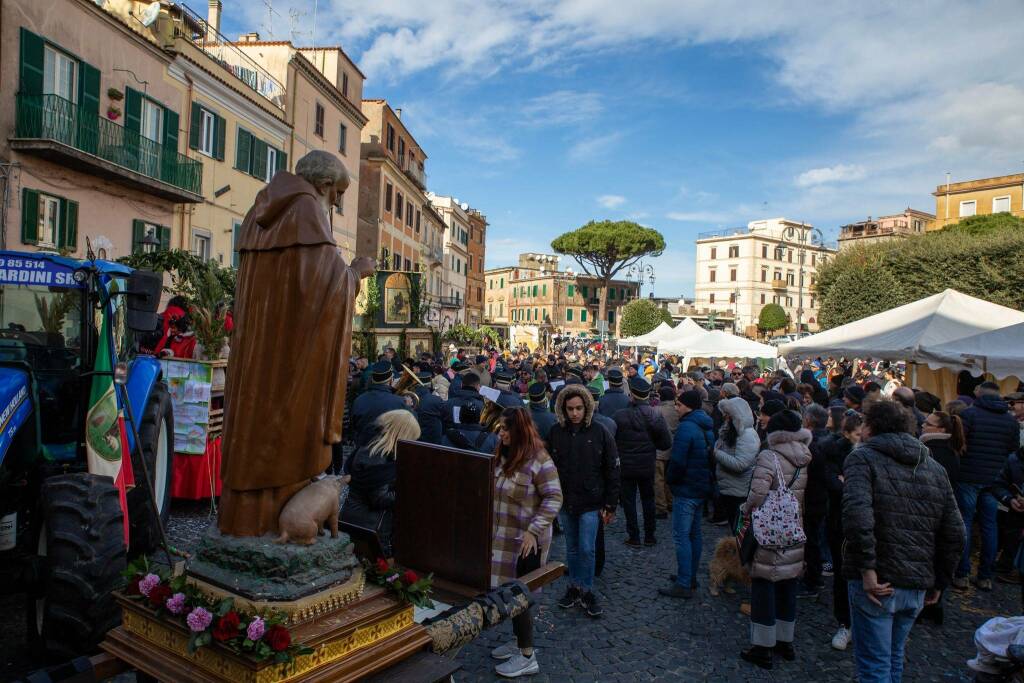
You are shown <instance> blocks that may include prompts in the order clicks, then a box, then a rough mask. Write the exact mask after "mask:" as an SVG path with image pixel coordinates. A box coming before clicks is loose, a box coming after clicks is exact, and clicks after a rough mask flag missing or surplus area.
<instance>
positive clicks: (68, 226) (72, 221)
mask: <svg viewBox="0 0 1024 683" xmlns="http://www.w3.org/2000/svg"><path fill="white" fill-rule="evenodd" d="M57 248H58V249H70V250H71V251H75V250H76V249H78V202H73V201H70V200H67V199H63V198H62V199H61V200H60V226H59V227H58V229H57Z"/></svg>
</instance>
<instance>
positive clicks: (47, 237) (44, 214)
mask: <svg viewBox="0 0 1024 683" xmlns="http://www.w3.org/2000/svg"><path fill="white" fill-rule="evenodd" d="M59 225H60V200H59V199H57V198H56V197H51V196H49V195H45V194H41V195H39V233H38V239H39V241H38V244H39V245H40V246H45V247H55V246H57V230H58V226H59Z"/></svg>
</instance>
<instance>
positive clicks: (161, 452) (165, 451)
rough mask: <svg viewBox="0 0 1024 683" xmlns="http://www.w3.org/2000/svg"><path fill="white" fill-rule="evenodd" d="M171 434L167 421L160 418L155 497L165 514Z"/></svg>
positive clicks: (154, 477)
mask: <svg viewBox="0 0 1024 683" xmlns="http://www.w3.org/2000/svg"><path fill="white" fill-rule="evenodd" d="M169 438H170V434H169V433H168V431H167V421H166V420H160V435H159V436H158V437H157V440H156V462H155V463H154V469H155V470H156V471H155V472H153V499H154V500H155V501H156V509H157V510H159V511H160V513H161V514H163V511H164V505H165V504H166V501H165V498H166V494H167V491H166V488H167V458H169V457H170V449H169V448H168V443H167V441H168V439H169Z"/></svg>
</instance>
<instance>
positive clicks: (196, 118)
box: [188, 102, 203, 149]
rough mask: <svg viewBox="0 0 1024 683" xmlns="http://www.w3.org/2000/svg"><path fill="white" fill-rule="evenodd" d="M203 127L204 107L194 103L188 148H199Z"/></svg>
mask: <svg viewBox="0 0 1024 683" xmlns="http://www.w3.org/2000/svg"><path fill="white" fill-rule="evenodd" d="M202 127H203V108H202V107H200V106H199V105H198V104H196V103H195V102H193V103H192V117H191V119H190V120H189V124H188V148H189V149H199V135H200V133H202V132H203V131H202Z"/></svg>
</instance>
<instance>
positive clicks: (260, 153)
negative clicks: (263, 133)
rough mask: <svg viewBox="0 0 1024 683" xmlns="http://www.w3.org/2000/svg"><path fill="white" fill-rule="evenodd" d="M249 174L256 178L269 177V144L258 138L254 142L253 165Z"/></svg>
mask: <svg viewBox="0 0 1024 683" xmlns="http://www.w3.org/2000/svg"><path fill="white" fill-rule="evenodd" d="M249 174H250V175H252V176H254V177H256V178H266V177H267V143H265V142H263V141H262V140H260V139H258V138H253V141H252V165H251V166H250V168H249Z"/></svg>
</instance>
